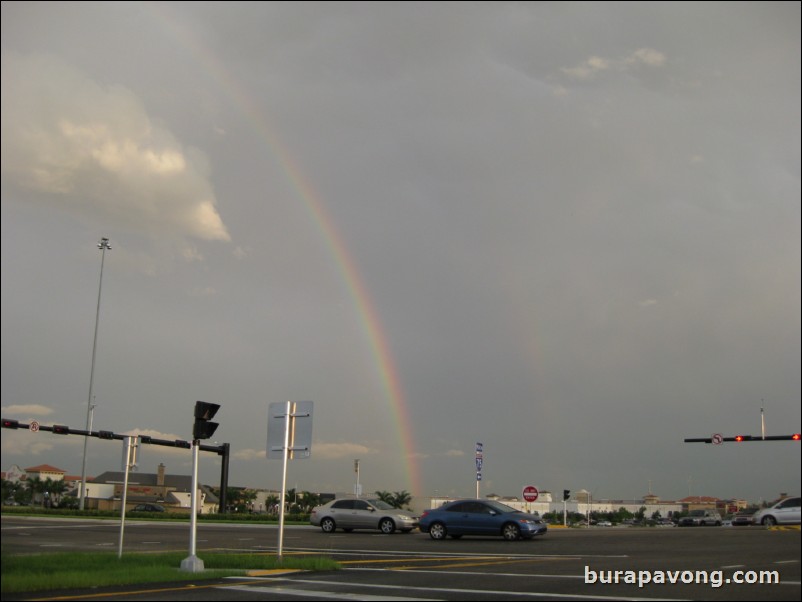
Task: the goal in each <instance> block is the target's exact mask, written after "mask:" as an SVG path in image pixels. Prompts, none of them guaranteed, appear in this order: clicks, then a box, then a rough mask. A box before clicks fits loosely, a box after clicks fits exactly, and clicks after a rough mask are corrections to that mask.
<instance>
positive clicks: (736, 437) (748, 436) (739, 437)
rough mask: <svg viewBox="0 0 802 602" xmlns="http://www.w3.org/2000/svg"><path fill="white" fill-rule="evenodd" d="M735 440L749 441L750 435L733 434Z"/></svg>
mask: <svg viewBox="0 0 802 602" xmlns="http://www.w3.org/2000/svg"><path fill="white" fill-rule="evenodd" d="M735 440H736V441H738V442H739V443H740V442H741V441H751V440H752V436H751V435H735Z"/></svg>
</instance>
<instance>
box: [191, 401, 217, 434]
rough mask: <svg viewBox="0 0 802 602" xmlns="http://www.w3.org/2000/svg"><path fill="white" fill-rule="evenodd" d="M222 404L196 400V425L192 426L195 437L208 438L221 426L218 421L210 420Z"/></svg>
mask: <svg viewBox="0 0 802 602" xmlns="http://www.w3.org/2000/svg"><path fill="white" fill-rule="evenodd" d="M219 409H220V406H219V405H218V404H216V403H207V402H205V401H196V402H195V426H194V427H193V428H192V438H193V439H208V438H209V437H211V436H212V435H214V432H215V431H216V430H217V427H218V426H220V425H219V424H218V423H217V422H210V420H211V419H212V418H214V415H215V414H217V410H219Z"/></svg>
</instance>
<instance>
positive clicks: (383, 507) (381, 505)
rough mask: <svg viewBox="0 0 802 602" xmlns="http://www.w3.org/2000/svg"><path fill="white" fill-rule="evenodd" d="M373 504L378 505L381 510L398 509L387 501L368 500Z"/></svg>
mask: <svg viewBox="0 0 802 602" xmlns="http://www.w3.org/2000/svg"><path fill="white" fill-rule="evenodd" d="M368 501H369V502H370V503H371V504H373V505H374V506H376V508H378V509H379V510H397V508H393V507H392V506H391V505H390V504H388V503H387V502H383V501H382V500H368Z"/></svg>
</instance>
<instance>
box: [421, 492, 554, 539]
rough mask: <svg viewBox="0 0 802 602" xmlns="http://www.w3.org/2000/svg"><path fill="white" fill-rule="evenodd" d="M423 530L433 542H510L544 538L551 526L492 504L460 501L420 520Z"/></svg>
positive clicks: (447, 504) (481, 501)
mask: <svg viewBox="0 0 802 602" xmlns="http://www.w3.org/2000/svg"><path fill="white" fill-rule="evenodd" d="M420 530H421V531H423V532H424V533H428V534H429V536H430V537H431V538H432V539H445V538H446V536H447V535H448V536H450V537H453V538H454V539H459V538H460V537H462V536H463V535H501V536H502V537H503V538H504V539H506V540H507V541H515V540H516V539H521V538H524V539H532V538H533V537H535V536H536V535H544V534H545V533H546V531H547V530H548V526H547V525H546V523H545V522H543V520H541V518H540V517H539V516H535V515H533V514H527V513H526V512H521V511H520V510H516V509H515V508H510V507H509V506H507V505H505V504H501V503H499V502H495V501H492V500H456V501H454V502H448V503H446V504H443V505H442V506H440V507H439V508H437V509H435V510H427V511H425V512H424V513H423V516H421V517H420Z"/></svg>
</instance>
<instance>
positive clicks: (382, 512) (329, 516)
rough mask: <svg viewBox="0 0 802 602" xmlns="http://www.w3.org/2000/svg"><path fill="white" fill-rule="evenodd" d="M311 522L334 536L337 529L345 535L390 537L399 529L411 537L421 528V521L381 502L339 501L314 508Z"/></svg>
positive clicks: (410, 514)
mask: <svg viewBox="0 0 802 602" xmlns="http://www.w3.org/2000/svg"><path fill="white" fill-rule="evenodd" d="M309 522H310V523H312V524H313V525H314V526H316V527H320V528H321V529H322V530H323V532H324V533H334V531H335V530H336V529H342V530H343V531H346V532H351V531H353V530H354V529H378V530H379V531H381V532H382V533H386V534H388V535H389V534H390V533H393V532H394V531H395V530H396V529H398V530H399V531H401V532H402V533H409V532H410V531H412V529H414V528H415V527H417V526H418V517H417V516H413V515H412V513H411V512H407V511H405V510H399V509H398V508H393V507H392V506H391V505H390V504H388V503H387V502H383V501H381V500H359V499H339V500H333V501H331V502H329V503H328V504H323V505H322V506H316V507H315V508H313V509H312V513H311V514H310V515H309Z"/></svg>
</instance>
